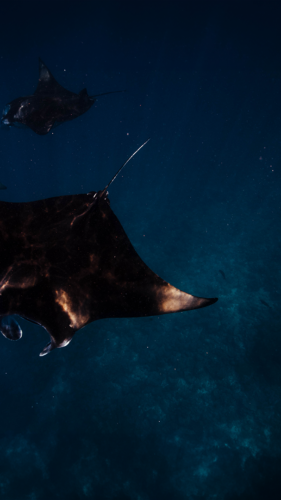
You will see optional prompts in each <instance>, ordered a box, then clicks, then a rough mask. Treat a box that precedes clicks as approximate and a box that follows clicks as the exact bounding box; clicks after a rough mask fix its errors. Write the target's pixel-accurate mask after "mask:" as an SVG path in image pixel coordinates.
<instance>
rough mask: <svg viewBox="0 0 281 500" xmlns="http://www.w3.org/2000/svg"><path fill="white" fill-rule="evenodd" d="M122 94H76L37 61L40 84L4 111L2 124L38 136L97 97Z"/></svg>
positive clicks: (79, 113) (84, 110)
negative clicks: (29, 129) (34, 133)
mask: <svg viewBox="0 0 281 500" xmlns="http://www.w3.org/2000/svg"><path fill="white" fill-rule="evenodd" d="M116 92H122V90H121V91H120V90H117V91H113V92H105V93H104V94H97V95H94V96H89V95H88V93H87V89H83V90H81V92H79V94H75V93H74V92H70V91H69V90H67V89H65V88H64V87H62V86H61V85H60V84H59V83H58V82H57V81H56V79H55V78H54V77H53V75H52V73H51V72H50V70H49V69H48V68H47V66H46V65H45V64H44V63H43V61H42V60H41V59H40V58H39V82H38V85H37V89H36V90H35V92H34V94H33V95H29V96H25V97H17V99H14V100H13V101H11V102H10V103H8V104H7V105H6V106H5V107H4V110H3V114H2V124H3V125H6V126H11V125H15V126H27V127H29V128H31V130H33V132H36V134H39V135H46V134H48V132H50V130H51V129H52V128H53V127H54V126H57V125H60V124H61V123H63V122H66V121H69V120H73V119H74V118H77V117H78V116H80V115H82V114H83V113H86V111H88V109H90V108H91V106H93V104H94V102H95V101H96V97H98V96H101V95H106V94H114V93H116Z"/></svg>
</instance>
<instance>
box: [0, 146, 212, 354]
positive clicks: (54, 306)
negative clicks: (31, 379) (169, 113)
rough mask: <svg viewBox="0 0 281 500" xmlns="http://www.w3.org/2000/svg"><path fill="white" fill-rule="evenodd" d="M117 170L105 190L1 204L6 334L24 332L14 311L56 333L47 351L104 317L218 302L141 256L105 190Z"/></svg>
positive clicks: (2, 324)
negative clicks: (165, 275) (176, 283)
mask: <svg viewBox="0 0 281 500" xmlns="http://www.w3.org/2000/svg"><path fill="white" fill-rule="evenodd" d="M141 147H142V146H141ZM139 149H140V148H139ZM134 154H135V153H134ZM132 156H133V155H132ZM130 159H131V158H129V160H130ZM129 160H127V162H128V161H129ZM127 162H126V163H127ZM126 163H125V164H124V165H123V166H122V167H121V169H122V168H123V167H124V166H125V165H126ZM121 169H119V171H120V170H121ZM119 171H118V172H117V174H118V173H119ZM117 174H116V175H115V176H114V177H113V179H112V180H111V181H110V183H109V184H108V185H107V186H106V187H105V188H104V189H103V190H102V191H99V192H95V191H93V192H90V193H88V194H77V195H70V196H58V197H55V198H48V199H44V200H39V201H33V202H28V203H10V202H0V330H1V331H2V333H3V335H4V336H6V337H7V338H9V339H12V340H17V339H19V338H21V336H22V332H21V328H20V326H19V325H18V323H17V321H16V320H15V319H14V318H13V315H19V316H22V317H23V318H25V319H28V320H30V321H32V322H35V323H37V324H38V325H41V326H43V327H44V328H45V329H46V330H47V331H48V333H49V334H50V338H51V339H50V342H49V343H48V344H47V346H46V347H45V348H44V349H43V351H42V352H41V355H42V356H43V355H45V354H47V353H49V352H50V351H51V350H52V349H54V348H56V347H64V346H66V345H67V344H68V343H69V342H70V341H71V339H72V337H73V335H74V334H75V332H77V331H78V330H80V329H81V328H83V327H84V326H85V325H87V324H89V323H91V322H92V321H96V320H98V319H103V318H124V317H127V318H128V317H140V316H153V315H160V314H167V313H173V312H178V311H187V310H191V309H198V308H201V307H205V306H208V305H211V304H213V303H214V302H216V301H217V299H216V298H215V299H208V298H200V297H195V296H193V295H190V294H188V293H185V292H183V291H181V290H178V289H177V288H175V287H173V286H172V285H170V284H169V283H167V282H166V281H164V280H163V279H161V278H160V277H159V276H157V275H156V274H155V273H154V272H153V271H152V270H151V269H149V267H148V266H147V265H146V264H145V263H144V262H143V261H142V259H141V258H140V257H139V255H138V254H137V252H136V251H135V249H134V248H133V246H132V244H131V242H130V240H129V238H128V236H127V235H126V233H125V231H124V229H123V227H122V225H121V223H120V222H119V220H118V218H117V217H116V215H115V214H114V212H113V211H112V209H111V208H110V202H109V199H108V191H107V188H108V186H109V185H110V184H111V182H113V180H114V179H115V178H116V176H117Z"/></svg>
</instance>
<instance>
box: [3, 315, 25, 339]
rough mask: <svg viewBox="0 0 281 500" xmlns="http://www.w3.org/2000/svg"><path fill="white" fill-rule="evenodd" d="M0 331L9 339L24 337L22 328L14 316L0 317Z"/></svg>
mask: <svg viewBox="0 0 281 500" xmlns="http://www.w3.org/2000/svg"><path fill="white" fill-rule="evenodd" d="M0 331H1V333H2V334H3V335H4V337H6V339H8V340H19V339H21V338H22V329H21V327H20V325H19V324H18V322H17V321H16V320H15V319H14V318H13V316H3V317H2V318H0Z"/></svg>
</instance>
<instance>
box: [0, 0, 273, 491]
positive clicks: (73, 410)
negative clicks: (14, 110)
mask: <svg viewBox="0 0 281 500" xmlns="http://www.w3.org/2000/svg"><path fill="white" fill-rule="evenodd" d="M0 14H1V29H0V41H1V43H0V75H1V77H0V101H1V106H2V108H3V107H4V106H5V104H6V103H7V102H9V101H11V100H12V99H14V98H16V97H18V96H22V95H28V94H31V93H32V92H33V91H34V90H35V89H36V86H37V79H38V56H40V57H41V58H42V59H43V61H44V62H45V63H46V65H47V66H48V67H49V69H50V70H51V71H52V73H53V75H54V76H55V78H56V79H57V80H58V81H59V83H61V84H62V85H63V86H65V87H66V88H67V89H69V90H72V91H74V92H79V91H80V90H81V89H82V88H84V87H86V88H87V90H88V93H89V94H90V95H93V94H98V93H101V92H107V91H113V90H123V89H124V90H126V92H124V93H120V94H112V95H108V96H104V97H100V98H99V99H98V100H97V102H96V103H95V105H94V106H93V107H92V109H91V110H90V111H88V112H87V113H86V114H84V115H82V116H81V117H79V118H78V119H75V120H73V121H72V122H68V123H65V124H64V125H61V126H60V127H57V128H55V129H54V130H53V131H52V132H51V133H49V134H48V135H47V136H38V135H36V134H35V133H34V132H32V131H31V130H30V129H25V130H24V129H17V128H11V129H9V130H5V129H1V130H0V153H1V169H0V181H1V182H2V183H3V184H5V185H6V186H7V190H6V191H1V193H0V196H1V199H2V200H5V201H13V202H15V201H16V202H18V201H31V200H37V199H42V198H47V197H51V196H59V195H66V194H75V193H87V192H89V191H90V190H98V189H102V188H103V187H104V186H105V185H106V184H107V183H108V182H109V180H110V179H111V177H112V176H113V175H114V173H115V172H116V171H117V170H118V168H119V167H120V166H121V165H122V163H124V162H125V160H126V159H127V158H128V157H129V156H130V155H131V154H132V153H133V151H134V150H135V149H137V147H139V146H140V145H141V144H142V143H143V142H144V141H145V140H146V139H148V138H149V137H150V138H151V141H150V142H149V143H148V144H147V145H146V146H145V148H143V149H142V150H141V151H140V152H139V153H138V155H137V156H136V157H135V158H134V159H133V160H132V161H131V162H130V163H129V164H128V166H127V167H126V168H125V169H124V171H123V172H122V174H121V175H120V176H119V177H118V178H117V179H116V181H115V182H114V184H113V185H112V186H111V188H110V191H109V198H110V201H111V208H112V209H113V211H114V212H115V214H116V215H117V217H118V218H119V220H120V222H121V224H122V225H123V227H124V229H125V231H126V232H127V234H128V236H129V238H130V240H131V242H132V244H133V245H134V247H135V249H136V250H137V252H138V253H139V255H140V256H141V257H142V259H143V260H144V261H145V262H146V264H148V265H149V267H151V269H152V270H153V271H154V272H156V273H157V274H158V275H160V276H161V277H162V278H163V279H165V280H167V281H168V282H170V283H171V284H173V285H174V286H176V287H178V288H180V289H182V290H184V291H187V292H189V293H192V294H194V295H197V296H203V297H218V298H219V301H218V302H217V304H215V305H213V306H211V307H208V308H206V309H202V310H197V311H191V312H186V313H179V314H172V315H166V316H160V317H152V318H133V319H114V320H113V319H112V320H102V321H98V322H96V323H92V324H91V325H89V326H87V327H86V328H85V329H83V330H82V331H81V332H78V333H77V334H76V335H75V337H74V339H73V341H72V342H71V344H70V345H69V346H68V347H66V348H64V349H57V350H55V351H54V352H52V353H50V355H48V356H46V357H44V358H39V356H38V355H39V352H40V351H41V350H42V349H43V347H44V345H45V344H46V343H47V342H48V335H47V333H46V331H45V330H44V329H43V328H40V327H39V326H36V325H34V324H31V323H28V322H27V321H24V320H19V322H20V324H21V326H22V329H23V338H22V340H20V341H19V342H9V341H7V340H6V339H5V338H4V337H2V336H1V338H0V343H1V351H0V356H1V358H0V381H1V385H0V388H1V392H0V403H1V412H0V429H1V432H0V498H1V499H2V498H3V499H4V500H22V499H23V500H49V499H54V500H56V499H60V500H64V499H66V500H80V499H81V500H82V499H97V500H213V499H217V500H222V499H223V500H238V499H239V500H246V499H247V500H248V499H251V500H254V499H271V500H275V499H277V498H278V499H279V498H281V476H280V471H281V430H280V414H281V399H280V398H281V363H280V361H281V332H280V299H281V288H280V282H281V272H280V263H281V259H280V240H281V234H280V211H281V202H280V195H281V184H280V181H281V57H280V46H281V35H280V21H279V19H280V15H279V14H280V4H279V2H274V1H267V2H265V1H247V0H244V1H243V2H242V1H241V2H240V1H238V0H237V1H231V0H228V1H224V2H222V1H215V0H207V1H201V0H198V1H188V0H186V1H183V2H180V1H178V0H174V1H166V0H162V1H156V0H151V2H147V1H138V0H131V1H124V0H115V1H114V0H113V1H103V2H100V1H99V2H98V1H95V0H94V1H85V0H84V1H83V0H81V1H79V2H78V1H64V0H56V1H55V2H54V1H53V0H49V1H47V2H40V1H36V2H35V1H33V0H25V1H14V0H10V2H9V3H8V4H6V5H5V4H4V3H2V4H1V7H0Z"/></svg>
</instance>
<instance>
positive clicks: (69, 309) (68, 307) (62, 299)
mask: <svg viewBox="0 0 281 500" xmlns="http://www.w3.org/2000/svg"><path fill="white" fill-rule="evenodd" d="M55 293H56V298H55V301H56V303H57V304H59V305H60V306H61V308H62V310H63V311H64V312H65V313H66V314H67V315H68V317H69V319H70V320H71V323H70V325H69V326H70V327H71V328H75V329H77V330H79V328H81V327H82V326H84V325H85V324H86V323H87V321H89V319H90V315H89V314H83V313H82V312H79V311H78V307H79V306H78V304H76V310H74V308H73V302H72V301H71V298H70V297H69V295H68V294H67V293H66V292H65V291H64V290H56V291H55ZM69 342H70V341H69ZM65 345H67V344H65Z"/></svg>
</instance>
